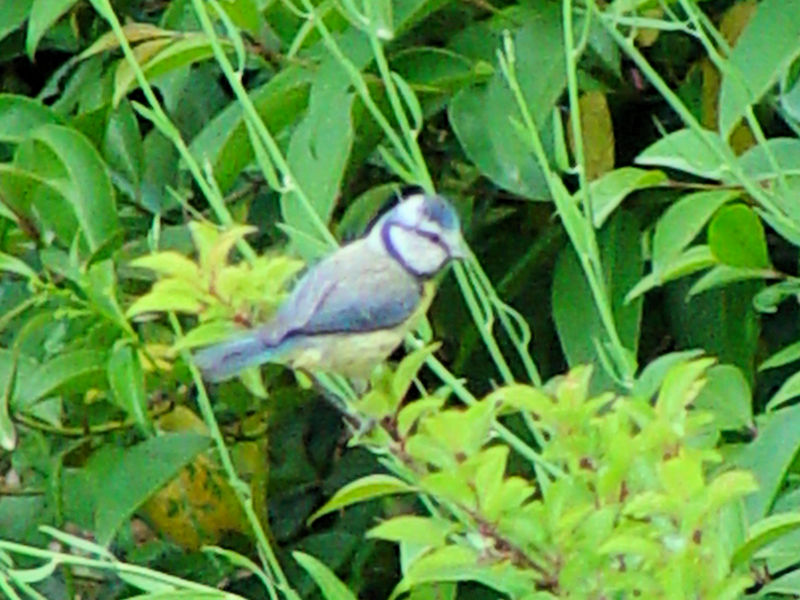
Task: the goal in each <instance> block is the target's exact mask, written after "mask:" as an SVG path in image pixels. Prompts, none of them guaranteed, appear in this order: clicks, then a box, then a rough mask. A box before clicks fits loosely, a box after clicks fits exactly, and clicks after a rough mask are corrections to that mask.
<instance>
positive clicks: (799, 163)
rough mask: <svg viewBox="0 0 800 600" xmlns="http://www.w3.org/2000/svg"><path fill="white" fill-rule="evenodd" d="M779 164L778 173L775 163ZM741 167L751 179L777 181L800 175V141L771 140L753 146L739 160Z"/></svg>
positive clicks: (788, 139) (787, 139) (789, 139)
mask: <svg viewBox="0 0 800 600" xmlns="http://www.w3.org/2000/svg"><path fill="white" fill-rule="evenodd" d="M773 160H774V161H775V163H776V164H777V171H776V169H775V166H773V162H772V161H773ZM738 162H739V166H740V167H741V168H742V170H743V171H744V172H745V174H746V175H747V176H748V177H750V178H751V179H775V178H777V177H785V176H787V175H800V140H798V139H797V138H771V139H768V140H767V141H766V142H765V143H763V144H758V145H757V146H753V147H752V148H750V149H749V150H748V151H747V152H745V153H744V154H742V156H740V157H739V159H738Z"/></svg>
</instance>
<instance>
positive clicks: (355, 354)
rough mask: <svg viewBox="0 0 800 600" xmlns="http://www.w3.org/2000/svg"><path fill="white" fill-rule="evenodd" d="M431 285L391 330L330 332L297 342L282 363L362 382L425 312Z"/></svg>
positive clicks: (429, 301)
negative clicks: (400, 321)
mask: <svg viewBox="0 0 800 600" xmlns="http://www.w3.org/2000/svg"><path fill="white" fill-rule="evenodd" d="M433 293H434V289H433V284H432V283H430V282H427V283H426V284H425V286H424V289H423V294H422V300H421V301H420V304H419V306H418V307H417V310H415V311H414V314H413V315H412V316H411V318H409V319H408V320H407V321H406V322H405V323H403V324H401V325H400V326H398V327H395V328H393V329H381V330H378V331H368V332H365V333H331V334H321V335H315V336H312V337H309V338H308V339H307V340H305V341H304V342H302V343H299V344H298V345H297V346H296V347H295V348H294V349H293V350H292V352H291V354H290V356H288V357H287V358H286V359H285V360H284V361H282V362H285V363H286V364H287V365H289V366H290V367H292V368H294V369H304V370H306V371H329V372H332V373H339V374H340V375H344V376H345V377H352V378H360V379H366V378H368V377H369V375H370V373H372V370H373V369H374V368H375V366H376V365H378V364H379V363H381V362H383V361H384V360H386V359H387V358H388V356H389V355H390V354H391V353H392V352H393V351H394V350H395V348H397V347H398V346H399V345H400V344H401V343H402V342H403V338H404V337H405V335H406V334H407V333H408V332H409V331H411V330H412V329H413V328H414V327H415V326H416V324H417V322H418V320H419V318H420V317H421V316H422V315H423V314H425V312H427V310H428V307H429V306H430V304H431V300H432V299H433Z"/></svg>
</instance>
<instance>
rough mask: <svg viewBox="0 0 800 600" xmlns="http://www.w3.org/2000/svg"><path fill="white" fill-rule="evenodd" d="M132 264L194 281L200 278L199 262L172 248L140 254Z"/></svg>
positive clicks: (160, 273)
mask: <svg viewBox="0 0 800 600" xmlns="http://www.w3.org/2000/svg"><path fill="white" fill-rule="evenodd" d="M130 266H132V267H141V268H144V269H150V270H151V271H155V272H156V273H158V274H159V275H161V276H164V277H176V278H178V279H186V280H188V281H192V282H197V281H199V279H200V269H199V268H198V266H197V263H195V262H194V261H192V260H191V259H189V258H187V257H186V256H184V255H183V254H180V253H179V252H174V251H171V250H167V251H164V252H156V253H154V254H148V255H146V256H140V257H139V258H135V259H133V260H132V261H131V262H130Z"/></svg>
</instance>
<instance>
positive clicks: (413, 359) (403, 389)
mask: <svg viewBox="0 0 800 600" xmlns="http://www.w3.org/2000/svg"><path fill="white" fill-rule="evenodd" d="M440 347H441V344H438V343H437V344H429V345H427V346H424V347H422V348H419V349H418V350H415V351H414V352H412V353H411V354H408V355H406V356H405V357H403V360H401V361H400V364H399V365H397V370H396V371H395V372H394V376H393V377H392V394H393V395H394V397H395V399H396V400H397V401H398V402H402V400H403V399H404V398H405V397H406V394H408V390H409V389H410V388H411V384H412V383H413V381H414V378H415V377H416V376H417V373H418V372H419V370H420V369H421V368H422V365H424V364H425V361H426V360H428V358H429V357H430V356H431V355H432V354H433V353H434V352H436V351H437V350H438V349H439V348H440Z"/></svg>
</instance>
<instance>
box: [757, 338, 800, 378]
mask: <svg viewBox="0 0 800 600" xmlns="http://www.w3.org/2000/svg"><path fill="white" fill-rule="evenodd" d="M796 360H800V341H798V342H794V343H793V344H789V345H788V346H786V347H785V348H782V349H780V350H779V351H778V352H776V353H775V354H773V355H772V356H770V357H769V358H768V359H767V360H765V361H764V362H762V363H761V364H760V365H759V367H758V370H759V371H765V370H767V369H774V368H775V367H782V366H783V365H788V364H789V363H793V362H795V361H796Z"/></svg>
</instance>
